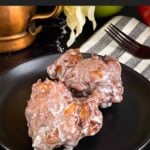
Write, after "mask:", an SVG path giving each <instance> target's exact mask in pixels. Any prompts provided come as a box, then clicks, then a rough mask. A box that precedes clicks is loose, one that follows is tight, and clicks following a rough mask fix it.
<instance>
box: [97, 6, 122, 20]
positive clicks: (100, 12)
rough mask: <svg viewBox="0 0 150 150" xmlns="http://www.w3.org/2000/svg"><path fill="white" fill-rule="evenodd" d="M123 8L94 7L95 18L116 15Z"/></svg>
mask: <svg viewBox="0 0 150 150" xmlns="http://www.w3.org/2000/svg"><path fill="white" fill-rule="evenodd" d="M122 8H123V6H120V5H113V6H96V7H95V17H108V16H111V15H114V14H116V13H118V12H119V11H120V10H122Z"/></svg>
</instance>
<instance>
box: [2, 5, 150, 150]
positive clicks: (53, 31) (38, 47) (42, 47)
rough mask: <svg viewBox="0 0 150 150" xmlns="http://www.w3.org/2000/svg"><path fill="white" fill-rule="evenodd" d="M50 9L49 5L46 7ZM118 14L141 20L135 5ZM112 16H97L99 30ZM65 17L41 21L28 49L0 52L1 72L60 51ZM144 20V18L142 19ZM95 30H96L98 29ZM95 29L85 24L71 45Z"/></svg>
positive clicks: (63, 41) (65, 37)
mask: <svg viewBox="0 0 150 150" xmlns="http://www.w3.org/2000/svg"><path fill="white" fill-rule="evenodd" d="M46 9H48V7H46ZM38 10H39V11H41V10H45V8H44V6H42V7H40V6H38ZM117 15H125V16H131V17H135V18H137V19H139V20H141V18H140V16H139V14H138V12H137V7H135V6H126V7H124V9H123V10H122V11H121V12H119V13H118V14H117ZM112 17H114V16H111V17H106V18H99V19H98V18H97V19H96V21H97V28H96V30H98V29H99V28H100V27H101V26H103V25H104V24H105V23H106V22H107V21H108V20H110V19H111V18H112ZM62 18H64V16H63V15H61V16H59V18H57V19H56V18H55V19H49V20H46V21H43V22H41V23H42V24H43V31H42V32H41V33H39V34H38V36H37V38H36V40H35V42H34V43H33V44H32V45H31V46H29V47H28V48H26V49H23V50H21V51H18V52H14V53H1V54H0V73H1V72H4V71H6V70H7V69H9V68H11V67H12V66H14V65H16V64H19V63H21V62H23V61H25V60H28V59H31V58H36V57H39V56H44V55H48V54H54V53H58V52H59V51H58V49H57V46H56V40H57V39H58V37H59V36H60V35H61V31H60V28H59V27H60V26H62V25H58V24H59V22H60V21H62ZM141 21H142V20H141ZM96 30H95V31H96ZM95 31H93V30H92V25H91V23H90V22H87V23H86V25H85V26H84V30H83V32H82V34H81V35H80V36H79V37H78V39H77V40H76V42H75V43H74V44H73V45H72V46H71V47H72V48H75V47H80V45H81V44H82V43H84V42H85V41H86V40H87V39H88V38H89V37H90V36H91V35H92V34H93V33H94V32H95ZM68 38H69V30H68V33H67V34H66V35H65V36H64V37H62V38H60V42H61V43H60V46H61V47H62V48H64V50H67V46H66V41H67V39H68ZM146 149H147V150H149V149H150V146H148V147H147V148H146Z"/></svg>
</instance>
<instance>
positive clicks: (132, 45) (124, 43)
mask: <svg viewBox="0 0 150 150" xmlns="http://www.w3.org/2000/svg"><path fill="white" fill-rule="evenodd" d="M105 32H106V33H107V34H108V35H109V36H110V37H111V38H112V39H114V40H115V41H116V42H117V43H118V44H119V45H120V47H122V48H123V49H124V50H126V51H127V52H129V53H130V54H132V55H134V56H136V57H139V58H144V59H148V58H150V47H148V46H146V45H142V44H140V43H138V42H136V41H135V40H134V39H132V38H131V37H129V36H127V35H126V34H125V33H123V32H122V31H121V30H120V29H118V28H117V27H116V26H114V25H113V24H110V25H109V26H108V27H107V29H105Z"/></svg>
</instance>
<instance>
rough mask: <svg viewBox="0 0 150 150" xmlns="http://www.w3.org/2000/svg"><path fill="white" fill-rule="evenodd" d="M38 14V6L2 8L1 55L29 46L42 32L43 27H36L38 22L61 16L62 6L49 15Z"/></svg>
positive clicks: (0, 8)
mask: <svg viewBox="0 0 150 150" xmlns="http://www.w3.org/2000/svg"><path fill="white" fill-rule="evenodd" d="M36 12H37V7H36V6H0V53H4V52H14V51H18V50H21V49H23V48H26V47H27V46H29V45H30V44H31V43H32V42H33V41H34V40H35V38H36V35H37V34H38V33H39V32H40V31H41V30H42V25H40V26H38V27H36V20H39V19H46V18H50V17H55V16H57V15H59V13H60V12H61V6H56V7H55V8H54V10H53V11H52V12H49V13H43V14H42V13H41V14H36Z"/></svg>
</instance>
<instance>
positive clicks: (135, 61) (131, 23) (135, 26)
mask: <svg viewBox="0 0 150 150" xmlns="http://www.w3.org/2000/svg"><path fill="white" fill-rule="evenodd" d="M110 23H112V24H114V25H116V26H117V27H118V28H119V29H121V30H122V31H123V32H125V33H126V34H128V35H129V36H131V37H133V38H134V39H135V40H136V41H138V42H140V43H142V44H145V45H148V46H150V27H148V26H146V25H145V24H143V23H141V22H140V21H138V20H137V19H135V18H131V17H127V16H117V17H114V18H113V19H111V20H110V21H109V22H108V23H107V24H106V25H104V26H103V27H102V28H100V29H99V30H98V31H96V33H95V34H94V35H93V36H92V37H90V38H89V39H88V40H87V41H86V42H85V43H84V44H83V45H82V46H81V47H80V49H81V52H83V53H84V52H85V53H86V52H91V51H92V52H95V53H97V54H100V55H111V56H112V57H114V58H117V59H118V60H119V61H120V62H121V63H123V64H125V65H127V66H129V67H130V68H132V69H134V70H135V71H137V72H139V73H140V74H142V75H143V76H144V77H146V78H147V79H148V80H149V81H150V59H140V58H137V57H134V56H133V55H131V54H129V53H127V52H125V51H124V50H123V49H122V48H121V47H119V45H118V44H117V43H116V42H115V41H114V40H112V39H111V38H110V37H109V36H108V35H107V34H106V32H105V31H104V29H106V27H107V26H108V25H109V24H110Z"/></svg>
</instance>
